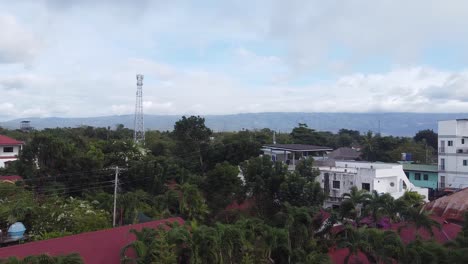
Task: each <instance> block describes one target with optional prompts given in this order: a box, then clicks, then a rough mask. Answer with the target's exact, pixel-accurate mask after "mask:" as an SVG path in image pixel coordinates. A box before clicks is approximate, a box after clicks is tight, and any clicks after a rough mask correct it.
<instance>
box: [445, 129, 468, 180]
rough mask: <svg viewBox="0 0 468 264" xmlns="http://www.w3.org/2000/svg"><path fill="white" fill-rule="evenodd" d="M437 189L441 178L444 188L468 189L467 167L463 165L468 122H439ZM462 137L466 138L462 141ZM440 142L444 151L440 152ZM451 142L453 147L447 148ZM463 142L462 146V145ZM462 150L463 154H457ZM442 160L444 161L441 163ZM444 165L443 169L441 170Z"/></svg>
mask: <svg viewBox="0 0 468 264" xmlns="http://www.w3.org/2000/svg"><path fill="white" fill-rule="evenodd" d="M438 126H439V138H438V144H439V160H438V163H439V187H440V183H441V176H445V187H449V188H465V187H468V166H464V165H463V160H467V162H468V120H449V121H440V122H439V124H438ZM463 137H467V138H465V139H464V140H463ZM441 141H444V142H445V144H444V151H441V147H442V145H441ZM449 141H452V142H453V146H448V142H449ZM463 142H464V144H463ZM458 150H462V151H463V153H459V152H458ZM442 159H444V160H445V162H444V163H442ZM442 164H444V165H445V166H444V167H445V169H444V170H442V169H441V165H442Z"/></svg>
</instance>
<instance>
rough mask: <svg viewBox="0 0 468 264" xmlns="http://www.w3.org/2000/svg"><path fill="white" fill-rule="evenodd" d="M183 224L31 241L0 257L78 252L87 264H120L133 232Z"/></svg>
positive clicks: (149, 225) (164, 223)
mask: <svg viewBox="0 0 468 264" xmlns="http://www.w3.org/2000/svg"><path fill="white" fill-rule="evenodd" d="M174 222H178V223H179V224H180V225H183V224H184V220H183V219H182V218H179V217H175V218H169V219H163V220H158V221H151V222H147V223H142V224H136V225H127V226H121V227H116V228H110V229H105V230H100V231H95V232H86V233H81V234H78V235H71V236H65V237H60V238H53V239H47V240H42V241H37V242H30V243H25V244H20V245H16V246H9V247H4V248H0V258H8V257H12V256H14V257H19V258H24V257H26V256H30V255H40V254H48V255H51V256H57V255H66V254H71V253H78V254H80V256H81V257H82V258H83V260H84V263H86V264H106V263H120V250H121V249H122V248H123V247H124V246H125V245H127V244H129V243H131V242H132V241H133V240H135V236H134V235H133V234H131V233H130V230H132V229H136V230H141V229H143V228H145V227H146V228H158V227H159V226H163V227H165V228H169V227H168V226H167V223H174Z"/></svg>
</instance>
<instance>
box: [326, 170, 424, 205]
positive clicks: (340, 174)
mask: <svg viewBox="0 0 468 264" xmlns="http://www.w3.org/2000/svg"><path fill="white" fill-rule="evenodd" d="M319 170H320V176H319V177H317V180H318V181H319V182H320V185H321V186H322V188H324V190H325V192H328V194H329V198H328V199H327V201H325V207H330V206H333V205H339V204H340V202H341V201H342V199H343V194H345V193H349V191H350V189H351V187H353V186H356V187H357V188H358V189H359V190H361V189H366V190H368V191H374V190H376V191H377V192H379V193H389V194H390V195H392V196H393V197H394V198H395V199H397V198H399V197H401V196H402V195H403V194H404V193H405V191H409V190H411V191H415V192H418V193H419V194H421V195H424V196H425V197H426V201H428V200H427V198H428V189H426V188H419V187H416V186H414V185H413V184H412V183H411V182H410V181H409V180H408V178H407V177H406V175H405V172H404V171H403V165H401V164H393V163H376V162H359V161H335V165H334V166H319Z"/></svg>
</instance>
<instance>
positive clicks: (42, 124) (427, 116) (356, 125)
mask: <svg viewBox="0 0 468 264" xmlns="http://www.w3.org/2000/svg"><path fill="white" fill-rule="evenodd" d="M204 117H205V118H206V124H207V126H208V127H210V128H211V129H213V130H214V131H238V130H242V129H261V128H270V129H274V130H277V131H281V132H289V131H291V129H292V128H294V127H295V126H297V124H298V123H306V124H307V125H308V126H309V127H311V128H314V129H316V130H320V131H331V132H337V131H338V130H339V129H341V128H347V129H354V130H359V131H361V132H366V131H369V130H371V131H374V132H377V131H379V122H380V131H381V133H382V134H383V135H394V136H413V135H414V134H415V133H416V132H417V131H419V130H422V129H433V130H434V131H437V121H439V120H448V119H456V118H467V117H468V113H467V114H463V113H456V114H440V113H424V114H423V113H251V114H234V115H206V116H204ZM180 118H181V116H180V115H145V128H146V129H152V130H153V129H157V130H172V129H173V127H174V123H175V122H176V121H177V120H179V119H180ZM21 120H30V121H31V125H32V126H33V127H34V128H36V129H44V128H55V127H77V126H81V125H87V126H95V127H107V126H111V127H114V126H115V125H116V124H124V125H125V127H129V128H133V115H121V116H103V117H87V118H59V117H49V118H25V119H16V120H11V121H7V122H0V126H2V127H6V128H18V127H19V123H20V121H21Z"/></svg>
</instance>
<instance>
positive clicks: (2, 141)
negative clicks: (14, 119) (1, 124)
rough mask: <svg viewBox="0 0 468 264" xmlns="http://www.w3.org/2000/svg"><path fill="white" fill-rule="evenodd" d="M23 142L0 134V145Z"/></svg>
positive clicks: (14, 144)
mask: <svg viewBox="0 0 468 264" xmlns="http://www.w3.org/2000/svg"><path fill="white" fill-rule="evenodd" d="M23 144H24V142H23V141H18V140H16V139H14V138H11V137H7V136H3V135H0V146H18V145H23Z"/></svg>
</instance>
